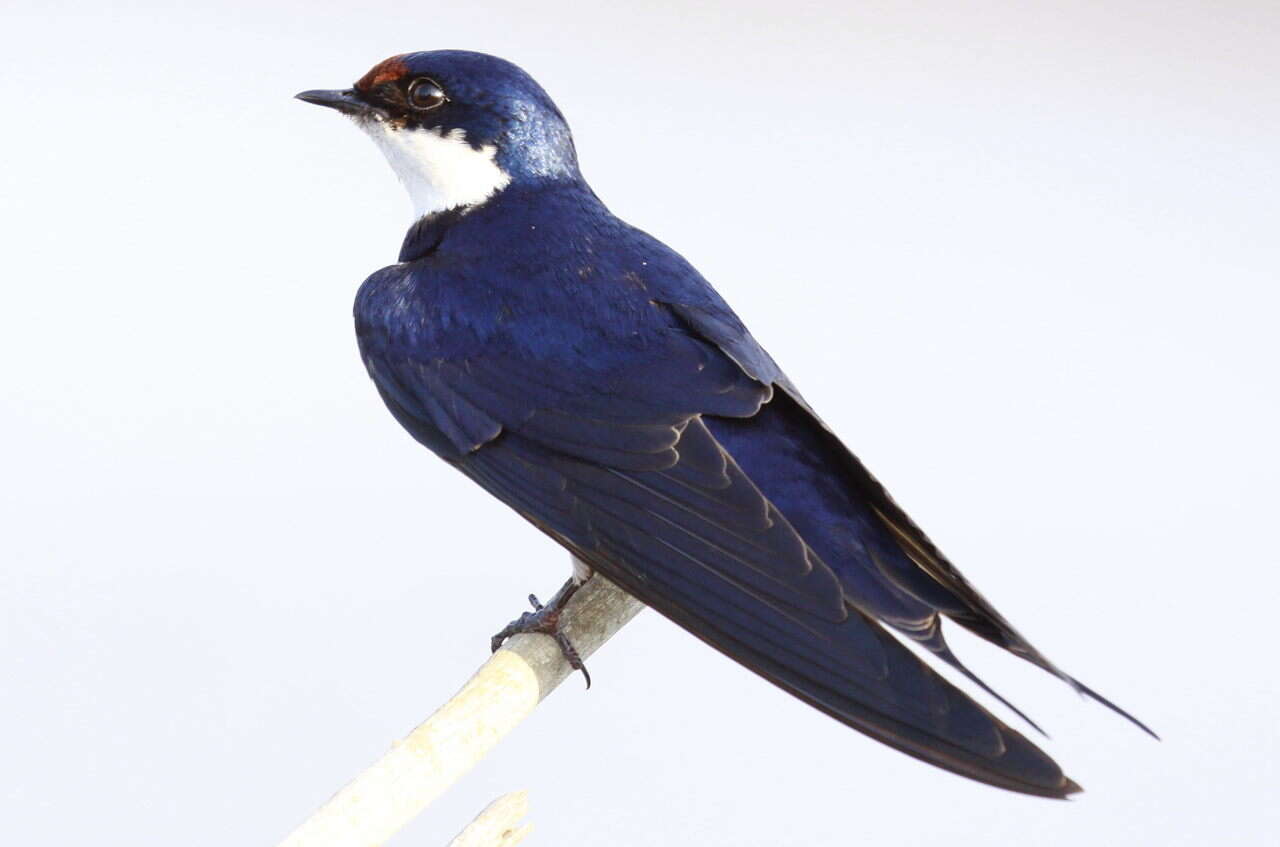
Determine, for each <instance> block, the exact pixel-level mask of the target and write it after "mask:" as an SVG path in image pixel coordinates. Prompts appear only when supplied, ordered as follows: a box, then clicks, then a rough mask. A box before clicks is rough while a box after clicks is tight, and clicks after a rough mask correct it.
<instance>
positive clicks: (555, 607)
mask: <svg viewBox="0 0 1280 847" xmlns="http://www.w3.org/2000/svg"><path fill="white" fill-rule="evenodd" d="M579 585H580V583H578V582H577V581H575V580H573V579H570V580H569V581H568V582H566V583H565V584H564V587H563V588H561V589H560V590H559V591H558V592H556V596H555V597H553V598H551V602H550V603H549V604H548V605H546V606H544V605H542V603H540V602H539V601H538V598H537V597H536V596H535V595H533V594H530V595H529V605H531V606H533V611H532V612H524V613H523V614H521V615H520V617H518V618H516V619H515V620H513V621H512V622H511V623H509V624H507V625H506V626H504V627H503V628H502V631H501V632H499V633H498V634H497V635H495V636H493V638H491V639H489V650H490V651H491V652H494V653H496V652H498V648H500V647H501V646H502V644H503V642H505V641H506V640H507V639H508V638H510V637H511V636H513V635H518V634H520V633H522V632H538V633H542V634H543V635H549V636H551V637H552V638H554V639H555V642H556V644H557V645H558V646H559V647H560V653H561V655H563V656H564V660H565V661H566V662H568V663H569V667H571V668H573V669H574V670H575V671H582V677H583V679H585V680H586V681H587V688H590V687H591V674H589V673H587V666H586V665H585V664H584V663H583V661H582V656H581V655H579V654H578V650H577V648H575V647H574V646H573V644H572V643H570V641H569V637H568V636H567V635H565V634H564V633H563V632H561V631H560V613H561V612H563V611H564V607H565V606H567V605H568V603H569V598H570V597H572V596H573V595H574V592H576V591H577V590H578V587H579Z"/></svg>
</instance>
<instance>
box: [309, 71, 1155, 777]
mask: <svg viewBox="0 0 1280 847" xmlns="http://www.w3.org/2000/svg"><path fill="white" fill-rule="evenodd" d="M298 97H299V98H300V99H302V100H306V101H308V102H311V103H316V104H319V105H323V106H328V107H331V108H334V109H336V110H338V111H340V112H342V113H344V114H346V115H348V116H350V117H351V118H353V119H354V120H355V122H356V124H357V125H358V126H359V127H361V128H362V129H363V130H365V131H366V132H367V133H369V135H370V136H372V137H373V139H374V141H375V142H376V143H377V145H378V146H379V147H380V148H381V149H382V151H383V152H384V154H385V155H386V157H387V159H388V161H389V162H390V164H391V166H392V167H393V168H394V170H395V171H396V173H397V175H398V176H399V178H400V180H401V181H402V182H403V183H404V185H405V187H406V188H407V189H408V191H409V194H410V196H411V198H412V200H413V204H414V210H415V222H414V223H413V225H412V226H411V227H410V229H409V232H408V235H407V236H406V237H405V240H404V244H403V247H402V249H401V251H400V256H399V262H398V263H397V264H394V265H391V266H389V267H386V268H383V269H382V270H379V271H377V272H375V273H374V274H373V275H372V276H370V277H369V278H368V279H367V280H366V281H365V282H364V284H363V285H362V286H361V288H360V291H359V294H358V295H357V297H356V304H355V321H356V333H357V336H358V339H359V345H360V353H361V356H362V357H363V359H364V363H365V366H366V367H367V369H368V372H369V375H370V376H371V377H372V379H373V382H374V384H375V385H376V387H377V389H378V392H379V393H380V394H381V395H382V399H383V400H384V401H385V403H386V405H387V407H388V408H389V409H390V410H391V413H392V414H393V415H394V416H395V418H396V419H397V420H398V421H399V422H400V423H401V425H403V426H404V428H405V429H406V430H408V431H409V433H410V434H411V435H412V436H413V437H414V438H416V439H417V440H418V441H419V442H421V443H422V444H424V445H426V446H427V447H428V448H430V449H431V450H432V451H433V452H434V453H436V454H437V455H438V456H440V458H442V459H444V460H445V461H446V462H448V463H450V464H451V465H453V466H454V467H456V468H457V469H458V470H460V471H461V472H462V473H463V474H465V475H466V476H468V477H470V478H471V479H472V480H474V481H475V482H476V483H478V484H479V485H481V486H483V487H484V488H485V489H486V490H487V491H489V492H490V493H492V494H493V495H494V496H495V497H497V498H498V499H500V500H502V501H503V502H505V503H506V504H507V505H509V506H510V507H511V508H513V509H514V510H515V511H516V512H518V513H519V514H521V515H523V516H524V518H525V519H527V520H528V521H530V522H532V523H533V524H534V525H535V526H537V527H538V528H539V529H541V530H542V531H543V532H544V533H546V534H547V535H549V536H551V537H552V538H553V539H555V540H556V541H558V542H559V543H560V544H562V545H563V546H564V547H565V548H567V549H568V550H569V551H571V553H572V554H573V556H574V557H575V559H576V560H577V561H578V562H579V563H580V564H581V565H583V566H585V568H582V569H580V571H586V572H589V571H590V570H595V571H599V572H601V573H602V574H604V575H605V576H607V577H608V578H609V579H611V580H612V581H614V582H615V583H617V584H618V585H620V586H621V587H623V588H624V589H625V590H626V591H628V592H630V593H632V594H633V595H634V596H635V597H636V598H638V599H639V600H641V601H643V602H644V603H645V604H647V605H649V606H651V607H653V608H654V609H657V610H658V611H659V612H660V613H662V614H663V615H665V616H667V617H668V618H670V619H671V620H673V621H675V622H676V623H677V624H679V625H680V626H682V627H684V628H685V629H686V630H688V631H689V632H690V633H692V634H693V635H695V636H697V637H698V638H700V639H702V640H703V641H705V642H706V643H708V644H710V645H712V646H713V647H715V648H716V649H718V650H720V651H721V652H723V653H725V654H726V655H728V656H730V657H731V658H733V659H735V660H736V661H738V662H741V663H742V664H743V665H745V666H746V667H748V668H750V669H751V670H753V671H755V672H756V673H757V674H759V675H760V676H762V677H764V678H765V679H767V680H769V681H770V682H773V683H774V684H775V685H778V686H780V687H782V688H784V689H786V690H787V691H789V692H791V693H792V694H794V695H795V696H797V697H799V698H800V699H801V700H804V701H805V702H807V703H810V704H811V705H813V706H815V707H816V708H818V709H821V710H822V711H824V712H826V713H827V714H829V715H831V716H832V717H834V718H836V719H837V720H839V721H841V722H842V723H845V724H847V725H848V726H851V727H853V728H855V729H857V730H860V731H861V732H864V733H866V734H867V735H870V736H871V737H873V738H876V739H878V740H880V741H883V742H884V743H886V744H889V745H891V746H893V747H896V748H897V749H899V750H901V751H903V752H905V753H907V754H909V755H912V756H915V757H917V758H920V759H923V760H924V761H927V762H930V763H932V764H934V765H937V766H939V767H942V768H946V769H948V770H951V771H954V772H956V773H958V774H962V775H964V776H967V777H970V778H972V779H976V780H980V781H982V782H986V783H989V784H991V785H996V786H999V787H1002V788H1007V789H1010V790H1013V791H1020V792H1024V793H1027V794H1035V795H1041V796H1045V797H1065V796H1067V795H1069V794H1072V793H1074V792H1076V791H1078V790H1079V788H1078V786H1077V785H1076V784H1075V783H1074V782H1072V781H1071V780H1070V779H1068V778H1067V777H1066V776H1065V775H1064V774H1063V772H1062V770H1061V769H1060V768H1059V767H1058V765H1057V763H1055V762H1054V761H1053V760H1052V759H1051V758H1050V757H1049V756H1048V755H1046V754H1045V753H1044V752H1043V751H1042V750H1040V749H1039V748H1038V747H1036V746H1035V745H1034V744H1032V743H1031V742H1030V741H1029V740H1028V739H1027V738H1025V737H1024V736H1023V735H1022V734H1020V733H1019V732H1017V731H1016V730H1014V729H1012V728H1010V727H1009V726H1007V725H1006V724H1005V723H1003V722H1002V721H1001V720H1000V719H999V718H997V717H995V716H994V715H993V714H991V713H990V712H989V711H987V710H986V709H984V708H982V707H981V706H979V705H978V704H977V703H976V702H975V701H974V700H973V699H972V698H970V697H969V696H968V695H967V694H965V693H964V692H963V691H961V690H960V689H959V688H958V687H956V686H954V685H952V684H951V683H950V682H948V681H947V680H946V679H944V678H943V677H942V676H941V675H939V674H938V673H937V672H936V671H934V670H933V669H932V668H931V667H930V666H929V664H928V663H926V662H925V661H922V660H921V659H920V658H919V657H918V656H917V655H916V654H915V653H914V652H913V651H912V650H910V649H908V648H907V647H906V646H904V644H903V643H902V641H900V640H899V639H909V640H911V641H914V642H916V643H917V644H919V645H920V646H922V647H923V648H925V651H926V652H927V653H928V654H931V655H932V656H934V657H936V658H937V659H938V660H939V661H941V662H944V663H946V664H948V665H950V666H952V667H953V668H955V669H957V670H958V671H960V672H961V673H962V674H963V675H964V676H966V677H968V678H969V679H970V680H972V681H973V682H975V683H976V684H978V685H979V686H981V687H982V688H983V689H985V690H987V691H989V692H990V689H988V688H987V687H986V686H985V685H984V684H983V683H982V682H981V681H980V680H978V678H977V677H976V676H974V675H973V674H972V673H971V672H970V671H969V670H968V669H967V668H965V666H964V665H962V664H961V663H960V661H959V659H957V658H956V656H955V655H954V654H953V653H952V652H951V650H950V648H949V647H948V645H947V642H946V640H945V638H944V636H943V629H942V619H943V618H948V619H950V620H952V621H954V622H956V623H957V624H959V625H960V626H963V627H965V628H967V629H969V630H971V631H972V632H974V633H976V634H977V635H979V636H981V637H982V638H984V639H986V640H988V641H990V642H992V643H994V644H996V645H998V646H1000V647H1003V648H1004V649H1006V650H1008V651H1009V652H1011V653H1013V654H1014V655H1016V656H1019V657H1021V658H1023V659H1025V660H1027V661H1029V662H1032V663H1033V664H1035V665H1037V666H1039V667H1041V668H1044V669H1045V670H1047V671H1049V672H1050V673H1053V674H1055V675H1057V676H1058V677H1060V678H1062V679H1063V680H1065V681H1066V682H1067V683H1069V684H1070V685H1072V686H1073V687H1075V688H1076V689H1077V690H1078V691H1080V692H1082V693H1084V694H1086V695H1088V696H1091V697H1093V698H1094V699H1096V700H1099V701H1100V702H1102V703H1103V704H1105V705H1107V706H1108V707H1110V708H1112V709H1113V710H1115V711H1117V712H1119V713H1120V714H1122V715H1125V717H1127V718H1129V720H1131V721H1133V722H1134V723H1135V724H1137V725H1138V726H1139V727H1142V728H1143V729H1144V730H1146V727H1143V726H1142V724H1140V723H1138V721H1137V720H1136V719H1134V718H1132V717H1130V716H1129V715H1127V714H1125V713H1124V712H1123V711H1121V710H1120V709H1119V708H1118V707H1116V706H1114V705H1112V704H1110V703H1109V702H1107V701H1106V700H1104V699H1103V698H1101V697H1099V696H1098V695H1097V694H1095V693H1094V692H1093V691H1091V690H1090V689H1088V688H1087V687H1085V686H1084V685H1082V684H1081V683H1079V682H1078V681H1076V680H1075V679H1073V678H1072V677H1070V676H1068V675H1067V674H1065V673H1063V672H1062V671H1061V670H1059V669H1058V668H1057V667H1055V666H1054V665H1053V664H1052V663H1051V662H1049V660H1048V659H1046V658H1045V657H1044V656H1043V655H1041V654H1040V653H1039V651H1037V650H1036V649H1035V648H1034V647H1033V646H1032V645H1031V644H1030V643H1029V642H1028V641H1027V640H1026V639H1025V638H1023V637H1022V636H1021V635H1020V634H1019V633H1018V632H1017V631H1016V630H1015V629H1014V628H1013V627H1012V626H1011V625H1010V624H1009V622H1008V621H1007V620H1005V618H1004V617H1003V616H1002V615H1001V614H1000V613H999V612H997V611H996V610H995V609H994V608H993V607H992V606H991V604H990V603H988V602H987V601H986V600H985V599H984V598H983V597H982V595H981V594H979V593H978V592H977V591H976V590H975V589H974V588H973V587H972V586H971V585H970V584H969V582H968V581H967V580H966V579H965V578H964V577H963V576H962V575H961V574H960V572H959V571H958V570H957V569H956V568H955V566H954V565H952V564H951V562H950V561H948V560H947V558H946V557H945V556H943V555H942V553H941V552H939V550H938V549H937V548H936V547H935V546H934V545H933V544H932V543H931V542H930V541H929V539H928V538H927V537H926V536H925V534H924V533H923V532H921V530H920V529H919V528H918V527H917V526H916V525H915V524H914V523H913V522H912V521H911V520H910V518H908V517H907V515H906V513H905V512H903V510H902V509H901V508H900V507H899V506H898V505H897V504H896V503H895V502H894V501H893V500H892V499H891V498H890V497H889V495H888V494H887V493H886V491H885V489H884V488H883V487H882V486H881V485H880V483H879V482H877V481H876V479H875V478H874V477H872V476H871V474H870V473H868V471H867V469H866V468H865V467H864V466H863V465H862V463H861V462H860V461H859V460H858V459H857V457H855V456H854V455H853V454H852V453H851V452H849V450H848V449H847V448H846V447H845V446H844V445H843V444H842V443H841V442H840V440H839V438H837V437H836V435H835V434H834V433H832V432H831V430H830V429H828V428H827V427H826V426H825V425H824V424H823V422H822V421H821V419H820V418H818V416H817V415H816V414H815V413H814V411H813V410H812V409H811V408H810V407H809V405H808V404H807V403H806V402H805V400H804V397H803V396H802V395H801V394H800V392H799V391H797V390H796V388H795V386H794V385H793V384H792V383H791V381H790V380H789V379H788V378H787V377H786V375H785V374H783V372H782V371H781V370H780V369H779V368H778V366H777V364H775V363H774V361H773V359H772V358H770V356H769V354H768V353H766V352H765V351H764V349H763V348H762V347H761V346H760V345H759V344H758V343H757V342H756V340H755V339H754V338H752V336H751V334H750V333H749V332H748V331H747V329H746V327H744V326H743V324H742V322H741V321H740V320H739V319H738V317H737V316H736V315H735V314H734V313H733V310H732V309H730V308H729V306H728V305H727V304H726V303H725V302H724V300H723V299H722V298H721V297H720V295H719V294H718V293H717V292H716V291H715V290H714V289H713V288H712V287H711V286H710V285H709V284H708V283H707V281H706V280H704V279H703V278H702V276H701V275H699V274H698V272H697V271H696V270H694V268H693V267H692V266H690V265H689V263H688V262H686V261H685V260H684V259H683V258H682V257H681V256H679V255H678V254H677V253H675V252H674V251H673V250H671V249H670V248H668V247H667V246H666V245H664V244H662V243H661V242H659V241H657V240H656V239H654V238H652V237H651V236H649V235H647V234H646V233H644V232H641V231H640V230H638V229H636V228H634V227H631V226H629V225H627V224H626V223H623V222H622V221H620V220H618V219H617V218H616V217H614V216H613V215H612V214H611V213H610V212H609V210H608V209H606V208H605V206H604V205H603V204H602V203H601V202H600V200H599V199H598V198H597V197H596V195H595V194H594V193H593V192H592V190H591V189H590V187H589V186H588V185H587V183H586V181H585V180H584V179H583V177H582V175H581V173H580V172H579V170H578V162H577V155H576V153H575V151H574V145H573V139H572V136H571V135H570V133H569V127H568V125H567V123H566V122H565V119H564V117H563V115H561V113H560V111H559V109H557V108H556V106H555V104H554V103H553V102H552V101H551V99H550V98H549V97H548V96H547V94H546V92H544V91H543V90H542V88H541V87H540V86H539V85H538V84H537V83H536V82H534V80H533V79H532V78H530V77H529V76H528V75H527V74H525V73H524V72H523V71H521V70H520V69H519V68H517V67H516V66H515V65H513V64H511V63H510V62H506V61H504V60H502V59H498V58H495V57H493V56H487V55H483V54H480V53H471V52H465V51H455V50H441V51H432V52H424V53H412V54H407V55H403V56H395V57H392V58H390V59H387V60H386V61H383V62H381V63H379V64H378V65H376V66H374V67H373V68H372V69H371V70H370V71H369V72H368V73H366V74H365V75H364V76H363V77H361V79H360V80H359V81H358V82H356V83H355V85H354V86H353V87H351V88H349V89H345V90H341V91H306V92H303V93H302V94H299V95H298ZM570 593H572V583H571V585H570V586H569V587H568V588H567V589H566V590H565V591H563V592H562V596H567V595H568V594H570ZM558 608H559V604H558V603H553V604H551V605H550V606H548V607H547V608H546V609H543V610H541V611H539V612H538V613H537V614H533V615H528V616H526V618H525V620H524V624H523V625H524V626H525V627H526V628H528V629H534V630H537V631H544V632H549V633H552V634H555V631H556V630H555V618H556V614H557V612H558ZM519 628H520V625H517V626H516V627H514V628H510V629H509V630H505V631H504V634H506V633H507V632H509V631H514V630H515V629H519ZM499 640H500V639H499ZM562 640H563V639H562ZM568 651H569V652H571V646H569V647H568ZM991 693H994V692H991ZM1002 702H1003V701H1002ZM1006 705H1007V703H1006ZM1015 711H1016V710H1015ZM1019 714H1020V713H1019ZM1147 731H1148V732H1150V730H1147Z"/></svg>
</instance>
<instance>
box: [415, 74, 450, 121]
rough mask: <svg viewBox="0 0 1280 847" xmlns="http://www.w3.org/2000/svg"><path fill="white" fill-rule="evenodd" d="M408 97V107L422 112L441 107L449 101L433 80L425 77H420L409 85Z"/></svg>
mask: <svg viewBox="0 0 1280 847" xmlns="http://www.w3.org/2000/svg"><path fill="white" fill-rule="evenodd" d="M408 96H409V105H410V106H412V107H413V108H415V109H421V110H422V111H424V112H425V111H427V110H429V109H435V108H437V107H439V106H443V105H444V104H445V103H446V102H448V100H449V98H448V97H446V96H445V94H444V89H443V88H441V87H440V86H439V85H437V84H436V81H435V80H433V79H428V78H427V77H425V76H420V77H418V78H417V79H415V80H414V81H413V82H411V83H409V92H408Z"/></svg>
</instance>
